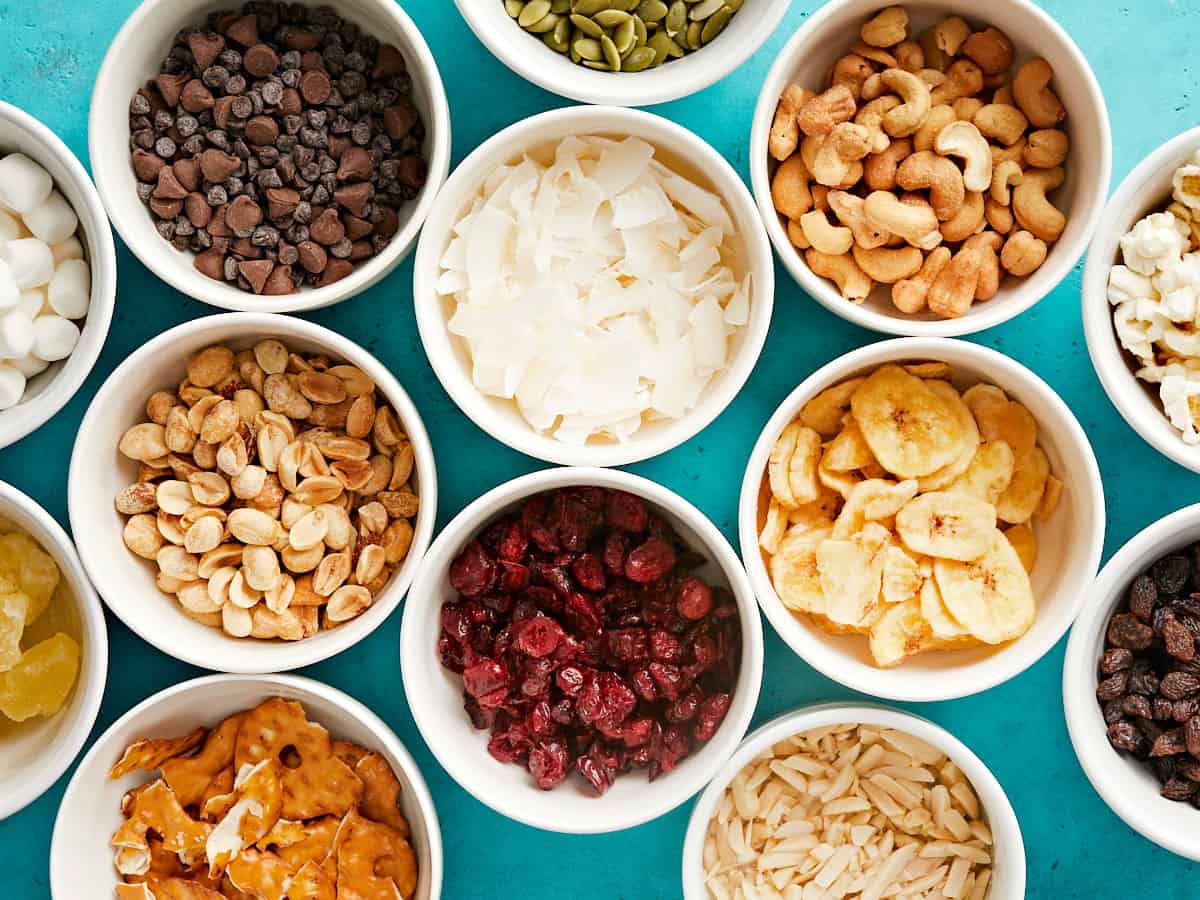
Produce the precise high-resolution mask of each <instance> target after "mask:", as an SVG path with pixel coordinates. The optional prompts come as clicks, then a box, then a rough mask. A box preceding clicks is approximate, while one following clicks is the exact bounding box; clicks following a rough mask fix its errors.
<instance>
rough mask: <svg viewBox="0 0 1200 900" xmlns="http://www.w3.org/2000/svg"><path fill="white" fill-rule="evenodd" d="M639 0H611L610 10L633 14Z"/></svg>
mask: <svg viewBox="0 0 1200 900" xmlns="http://www.w3.org/2000/svg"><path fill="white" fill-rule="evenodd" d="M640 2H641V0H612V8H613V9H619V10H621V11H622V12H633V11H634V10H635V9H637V6H638V3H640Z"/></svg>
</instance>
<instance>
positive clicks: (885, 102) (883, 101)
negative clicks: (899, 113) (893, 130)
mask: <svg viewBox="0 0 1200 900" xmlns="http://www.w3.org/2000/svg"><path fill="white" fill-rule="evenodd" d="M898 106H900V98H899V97H896V96H894V95H893V94H884V95H883V96H882V97H876V98H875V99H874V100H872V101H871V102H870V103H868V104H866V105H865V106H863V107H862V108H861V109H860V110H859V111H858V115H857V116H855V117H854V122H855V124H856V125H862V126H863V127H864V128H866V129H867V130H868V131H870V132H871V152H872V153H882V152H883V151H884V150H886V149H887V148H888V145H889V144H890V143H891V142H892V139H891V138H890V137H888V135H887V132H885V131H884V130H883V117H884V116H886V115H887V114H888V113H889V112H891V111H892V110H893V109H896V108H897V107H898Z"/></svg>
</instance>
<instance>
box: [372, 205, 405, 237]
mask: <svg viewBox="0 0 1200 900" xmlns="http://www.w3.org/2000/svg"><path fill="white" fill-rule="evenodd" d="M399 230H400V217H399V216H398V215H397V214H396V211H395V210H394V209H392V208H391V207H387V206H385V207H383V211H382V213H380V216H379V221H378V222H376V223H375V233H376V234H377V235H379V236H380V237H383V238H386V239H388V240H391V239H392V238H394V237H395V236H396V232H398V231H399Z"/></svg>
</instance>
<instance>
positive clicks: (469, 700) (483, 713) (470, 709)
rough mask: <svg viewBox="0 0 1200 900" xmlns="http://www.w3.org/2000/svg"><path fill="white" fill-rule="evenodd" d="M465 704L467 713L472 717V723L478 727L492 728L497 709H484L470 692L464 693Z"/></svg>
mask: <svg viewBox="0 0 1200 900" xmlns="http://www.w3.org/2000/svg"><path fill="white" fill-rule="evenodd" d="M463 706H464V707H465V708H466V710H467V715H468V716H470V718H471V724H472V725H474V726H475V727H476V728H479V729H485V728H491V727H492V724H493V723H494V722H495V721H496V711H495V710H494V709H483V708H482V707H481V706H480V705H479V704H478V703H476V702H475V698H474V697H472V696H471V695H470V694H466V693H464V694H463Z"/></svg>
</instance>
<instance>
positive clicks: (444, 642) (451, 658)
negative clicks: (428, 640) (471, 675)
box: [437, 636, 466, 675]
mask: <svg viewBox="0 0 1200 900" xmlns="http://www.w3.org/2000/svg"><path fill="white" fill-rule="evenodd" d="M437 649H438V659H440V660H441V661H442V665H443V666H445V667H446V668H447V669H449V670H450V671H451V672H454V673H455V674H456V675H461V674H462V671H463V669H465V668H466V661H465V660H464V659H463V646H462V644H460V643H458V641H453V640H451V639H450V638H448V637H445V636H443V637H440V638H438V643H437Z"/></svg>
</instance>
